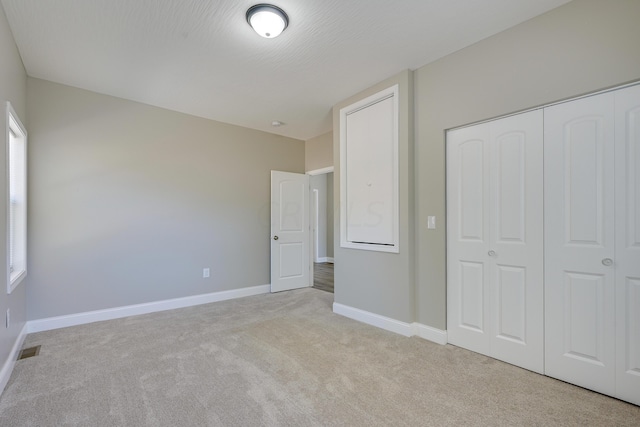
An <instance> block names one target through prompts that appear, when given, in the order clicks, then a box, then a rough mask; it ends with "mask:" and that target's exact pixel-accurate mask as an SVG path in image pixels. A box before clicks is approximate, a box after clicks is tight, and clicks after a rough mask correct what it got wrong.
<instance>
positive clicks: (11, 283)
mask: <svg viewBox="0 0 640 427" xmlns="http://www.w3.org/2000/svg"><path fill="white" fill-rule="evenodd" d="M4 117H5V123H4V125H5V126H4V128H5V183H6V187H5V191H6V193H5V194H6V196H5V197H6V200H5V203H6V218H7V221H6V258H7V259H6V266H7V270H6V271H7V293H8V294H10V293H11V292H13V291H14V290H15V289H16V288H17V287H18V285H20V283H22V282H23V281H24V279H25V277H26V276H27V130H26V129H25V127H24V125H23V124H22V122H21V121H20V118H19V117H18V115H17V114H16V112H15V110H14V109H13V107H12V106H11V103H9V102H6V103H5V115H4ZM12 133H13V135H14V138H20V139H22V144H23V151H24V153H23V161H24V164H23V165H22V182H23V188H24V189H23V200H22V202H23V207H24V208H23V209H22V214H21V216H22V221H21V223H22V224H23V227H24V230H23V232H22V233H21V234H22V235H23V236H24V241H23V244H22V248H21V250H20V252H21V257H22V259H23V265H22V266H21V267H22V268H20V270H18V271H16V272H13V271H11V270H12V266H11V259H10V253H11V238H10V235H11V203H12V201H11V190H10V188H11V187H10V186H11V181H10V180H11V175H12V174H11V170H10V164H11V159H10V144H11V138H12V137H11V135H12Z"/></svg>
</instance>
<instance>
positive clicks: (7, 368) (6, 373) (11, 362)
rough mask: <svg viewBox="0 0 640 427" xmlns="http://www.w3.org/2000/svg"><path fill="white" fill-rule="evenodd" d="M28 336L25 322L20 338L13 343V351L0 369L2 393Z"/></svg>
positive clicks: (0, 392) (0, 391) (0, 389)
mask: <svg viewBox="0 0 640 427" xmlns="http://www.w3.org/2000/svg"><path fill="white" fill-rule="evenodd" d="M26 337H27V324H26V323H25V325H24V327H23V328H22V330H21V331H20V334H18V339H16V342H15V343H13V348H11V352H10V353H9V357H8V358H7V360H6V361H5V362H4V365H3V366H2V370H1V371H0V394H2V392H3V391H4V388H5V387H6V386H7V383H8V382H9V378H10V377H11V372H13V367H14V366H15V364H16V361H17V360H18V356H19V355H20V350H22V344H23V343H24V339H25V338H26Z"/></svg>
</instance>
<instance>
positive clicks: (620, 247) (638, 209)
mask: <svg viewBox="0 0 640 427" xmlns="http://www.w3.org/2000/svg"><path fill="white" fill-rule="evenodd" d="M615 97H616V106H615V109H616V160H615V170H616V255H615V262H614V265H615V267H616V325H617V331H616V332H617V334H616V355H617V363H616V397H619V398H621V399H624V400H627V401H629V402H633V403H635V404H636V405H640V86H634V87H630V88H626V89H622V90H619V91H616V92H615Z"/></svg>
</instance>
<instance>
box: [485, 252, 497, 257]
mask: <svg viewBox="0 0 640 427" xmlns="http://www.w3.org/2000/svg"><path fill="white" fill-rule="evenodd" d="M487 254H489V256H497V255H498V254H497V253H496V251H489V252H487Z"/></svg>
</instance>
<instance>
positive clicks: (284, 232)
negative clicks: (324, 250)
mask: <svg viewBox="0 0 640 427" xmlns="http://www.w3.org/2000/svg"><path fill="white" fill-rule="evenodd" d="M308 208H309V177H308V176H307V175H304V174H298V173H290V172H279V171H271V292H279V291H286V290H290V289H297V288H302V287H306V286H311V281H310V274H309V269H310V262H309V261H310V254H309V246H310V242H309V240H310V232H309V212H308Z"/></svg>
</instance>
